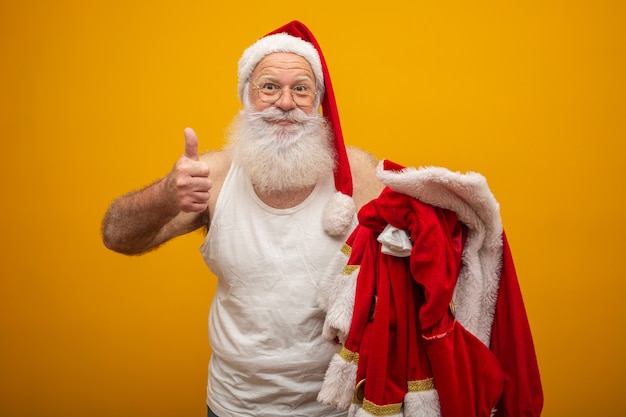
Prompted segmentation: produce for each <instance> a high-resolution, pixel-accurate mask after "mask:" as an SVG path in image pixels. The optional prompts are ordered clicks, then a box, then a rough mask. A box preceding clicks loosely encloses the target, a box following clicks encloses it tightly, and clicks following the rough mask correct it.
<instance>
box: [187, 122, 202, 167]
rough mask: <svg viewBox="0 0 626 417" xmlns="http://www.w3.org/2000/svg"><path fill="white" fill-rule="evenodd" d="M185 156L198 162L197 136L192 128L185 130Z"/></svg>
mask: <svg viewBox="0 0 626 417" xmlns="http://www.w3.org/2000/svg"><path fill="white" fill-rule="evenodd" d="M185 156H186V157H187V158H189V159H193V160H194V161H198V160H199V158H198V136H197V135H196V132H194V131H193V129H192V128H190V127H188V128H186V129H185Z"/></svg>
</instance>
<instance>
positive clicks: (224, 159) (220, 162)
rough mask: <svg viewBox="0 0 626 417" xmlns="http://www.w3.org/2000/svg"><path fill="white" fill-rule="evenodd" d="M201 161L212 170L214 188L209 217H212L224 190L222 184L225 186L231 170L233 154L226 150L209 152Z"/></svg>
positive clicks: (210, 175) (210, 198)
mask: <svg viewBox="0 0 626 417" xmlns="http://www.w3.org/2000/svg"><path fill="white" fill-rule="evenodd" d="M200 159H201V160H202V161H204V162H206V163H207V164H208V165H209V169H210V174H209V178H210V179H211V182H212V187H211V196H210V197H209V215H211V214H212V213H213V211H214V209H215V204H216V203H217V197H218V196H219V193H220V190H221V189H222V184H224V179H226V175H227V174H228V170H229V169H230V165H231V163H232V153H231V152H230V151H229V150H226V149H221V150H216V151H209V152H205V153H203V154H202V155H200Z"/></svg>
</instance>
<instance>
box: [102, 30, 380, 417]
mask: <svg viewBox="0 0 626 417" xmlns="http://www.w3.org/2000/svg"><path fill="white" fill-rule="evenodd" d="M239 98H240V100H241V101H242V103H243V110H242V111H241V112H240V114H239V115H238V117H237V118H236V120H235V122H234V123H233V133H232V136H231V138H230V143H229V146H227V147H226V148H225V149H223V150H219V151H213V152H209V153H205V154H202V155H199V154H198V138H197V136H196V134H195V133H194V132H193V130H191V129H186V130H185V132H184V133H185V152H184V154H183V156H182V157H181V158H180V159H178V161H177V162H176V164H175V165H174V167H173V169H172V171H171V172H170V173H169V174H167V175H166V176H165V177H163V178H161V179H160V180H158V181H156V182H155V183H153V184H151V185H149V186H147V187H146V188H144V189H142V190H140V191H137V192H132V193H130V194H127V195H124V196H122V197H120V198H119V199H117V200H116V201H114V202H113V203H112V204H111V206H110V208H109V210H108V211H107V213H106V215H105V218H104V221H103V240H104V243H105V245H106V246H107V247H108V248H110V249H112V250H115V251H118V252H121V253H124V254H129V255H136V254H142V253H145V252H148V251H150V250H153V249H155V248H157V247H158V246H159V245H161V244H163V243H165V242H167V241H168V240H170V239H172V238H174V237H177V236H180V235H183V234H185V233H188V232H191V231H194V230H197V229H199V228H202V227H205V228H206V229H207V230H208V233H207V237H206V240H205V242H204V244H203V245H202V247H201V252H202V255H203V257H204V259H205V261H206V263H207V265H208V266H209V268H210V269H211V270H212V271H213V272H214V273H215V275H216V276H217V277H218V286H217V290H216V293H215V296H214V299H213V302H212V306H211V312H210V318H209V334H210V339H211V345H212V350H213V356H212V358H211V362H210V367H209V383H208V395H207V404H208V406H209V415H217V416H219V417H240V416H274V417H278V416H338V415H343V414H345V413H344V412H342V411H338V410H336V409H334V408H332V407H329V406H328V405H324V404H322V403H321V402H318V401H317V400H316V397H317V395H318V392H319V391H320V389H321V386H322V381H323V378H324V373H325V371H326V369H327V367H328V364H329V362H330V360H331V358H332V356H333V354H334V353H336V352H338V350H339V345H338V344H336V343H333V342H332V341H328V340H325V339H324V338H323V337H322V327H323V322H324V313H323V311H322V310H321V309H320V307H319V306H318V301H317V295H318V294H317V293H318V287H319V281H320V279H321V277H322V275H323V273H324V270H325V269H326V268H327V264H328V263H329V261H330V259H331V258H332V257H333V256H334V255H335V253H336V252H338V251H339V249H340V248H341V246H342V244H343V242H344V241H345V240H346V238H347V237H348V236H349V234H350V232H351V231H352V230H353V229H354V228H355V226H356V216H355V212H356V210H358V209H359V208H360V207H361V206H363V205H364V204H365V203H367V202H368V201H370V200H372V199H374V198H376V197H377V196H378V195H379V193H380V192H381V190H382V189H383V186H382V184H381V183H380V182H379V181H378V180H377V178H376V174H375V168H376V165H377V162H376V160H375V159H374V158H373V157H372V156H371V155H369V154H367V153H365V152H364V151H362V150H359V149H356V148H349V149H347V150H346V148H345V146H344V144H343V138H342V135H341V127H340V125H339V118H338V115H337V112H336V105H335V102H334V96H333V92H332V86H331V84H330V78H329V76H328V71H327V68H326V65H325V61H324V57H323V55H322V53H321V51H320V50H319V45H318V44H317V42H316V40H315V38H314V37H313V35H312V34H311V33H310V32H309V30H308V29H307V28H306V27H305V26H304V25H302V24H301V23H299V22H291V23H290V24H288V25H286V26H284V27H282V28H279V29H278V30H276V31H275V32H273V33H271V34H270V35H268V36H266V37H264V38H262V39H260V40H259V41H257V42H256V43H255V44H253V45H252V46H251V47H250V48H248V49H247V50H246V51H245V52H244V54H243V56H242V58H241V59H240V62H239ZM320 104H321V106H322V108H323V110H324V114H325V117H322V116H321V115H320V114H319V107H320Z"/></svg>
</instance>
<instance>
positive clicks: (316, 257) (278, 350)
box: [200, 164, 356, 417]
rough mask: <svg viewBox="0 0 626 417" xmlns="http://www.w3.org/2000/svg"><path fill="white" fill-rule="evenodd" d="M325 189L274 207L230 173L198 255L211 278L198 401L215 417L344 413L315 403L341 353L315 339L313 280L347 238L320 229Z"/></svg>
mask: <svg viewBox="0 0 626 417" xmlns="http://www.w3.org/2000/svg"><path fill="white" fill-rule="evenodd" d="M334 192H335V186H334V181H333V177H332V175H329V177H328V178H327V179H326V180H325V181H323V182H322V183H320V184H318V186H317V187H316V188H315V189H314V190H313V192H312V193H311V195H310V196H309V197H307V199H306V200H305V201H304V202H302V203H301V204H299V205H297V206H296V207H292V208H289V209H275V208H272V207H269V206H267V205H266V204H264V203H263V202H262V201H261V200H260V199H259V198H258V196H257V195H256V193H255V192H254V189H253V187H252V184H251V182H250V180H249V178H248V177H247V176H246V175H245V174H244V172H243V170H242V169H241V168H240V167H238V166H237V165H236V164H233V165H232V166H231V169H230V171H229V173H228V175H227V177H226V179H225V181H224V184H223V186H222V190H221V192H220V195H219V198H218V200H217V205H216V207H215V212H214V213H213V217H212V219H211V226H210V229H209V233H208V235H207V238H206V240H205V242H204V244H203V245H202V247H201V248H200V250H201V253H202V256H203V257H204V260H205V262H206V263H207V265H208V266H209V268H210V269H211V271H213V273H214V274H215V275H216V276H217V277H218V284H217V289H216V291H215V297H214V299H213V302H212V304H211V311H210V315H209V338H210V340H211V347H212V350H213V355H212V357H211V362H210V364H209V383H208V389H207V396H208V398H207V403H208V405H209V407H210V408H211V409H212V410H213V412H214V413H215V414H217V415H218V416H219V417H243V416H246V417H248V416H249V417H262V416H267V417H282V416H290V417H292V416H303V417H304V416H306V417H316V416H320V417H321V416H324V417H327V416H341V415H345V413H343V412H339V411H337V410H335V409H333V408H329V407H328V406H326V405H324V404H321V403H319V402H317V400H316V398H317V394H318V392H319V390H320V388H321V384H322V381H323V378H324V374H325V372H326V368H327V367H328V364H329V362H330V359H331V357H332V355H333V353H335V352H337V351H338V349H339V347H340V346H339V345H337V344H335V343H332V342H329V341H326V340H325V339H323V338H322V336H321V335H322V325H323V320H324V314H323V312H322V311H321V310H320V308H319V307H318V305H317V294H318V286H319V282H320V279H321V277H322V274H323V273H324V271H325V269H326V266H327V264H328V261H329V260H330V259H331V258H332V257H333V256H334V255H335V254H336V253H337V251H338V250H339V249H340V247H341V245H342V244H343V242H344V241H345V239H346V238H347V235H346V236H341V237H331V236H329V235H328V234H326V233H325V232H324V230H323V227H322V213H323V211H324V207H325V206H326V204H327V202H328V200H329V198H330V197H331V196H332V194H333V193H334ZM354 225H356V217H355V219H354Z"/></svg>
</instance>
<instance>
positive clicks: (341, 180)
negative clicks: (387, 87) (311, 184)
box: [266, 20, 352, 196]
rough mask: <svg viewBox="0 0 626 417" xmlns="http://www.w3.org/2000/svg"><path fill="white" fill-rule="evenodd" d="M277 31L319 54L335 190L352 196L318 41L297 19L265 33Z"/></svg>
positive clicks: (334, 105) (331, 87)
mask: <svg viewBox="0 0 626 417" xmlns="http://www.w3.org/2000/svg"><path fill="white" fill-rule="evenodd" d="M277 33H287V34H289V35H291V36H295V37H298V38H300V39H303V40H305V41H307V42H309V43H311V44H312V45H313V46H314V47H315V49H316V50H317V53H318V54H319V56H320V61H321V63H322V73H323V74H324V86H325V88H326V93H325V94H324V98H323V99H322V114H323V115H324V117H326V120H328V122H329V123H330V127H331V129H332V131H333V134H334V136H335V151H336V158H337V164H336V168H335V187H336V189H337V191H340V192H341V193H343V194H346V195H349V196H352V174H351V173H350V163H349V162H348V154H347V152H346V146H345V144H344V140H343V133H342V131H341V123H340V122H339V111H338V110H337V102H336V101H335V92H334V91H333V84H332V82H331V80H330V72H329V71H328V66H327V65H326V60H325V59H324V54H323V53H322V48H320V45H319V43H318V42H317V40H316V39H315V36H313V33H312V32H311V31H310V30H309V28H307V27H306V26H305V25H304V23H302V22H299V21H297V20H294V21H292V22H289V23H287V24H286V25H284V26H281V27H279V28H278V29H276V30H273V31H272V32H270V33H268V34H267V35H274V34H277ZM267 35H266V36H267Z"/></svg>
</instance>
